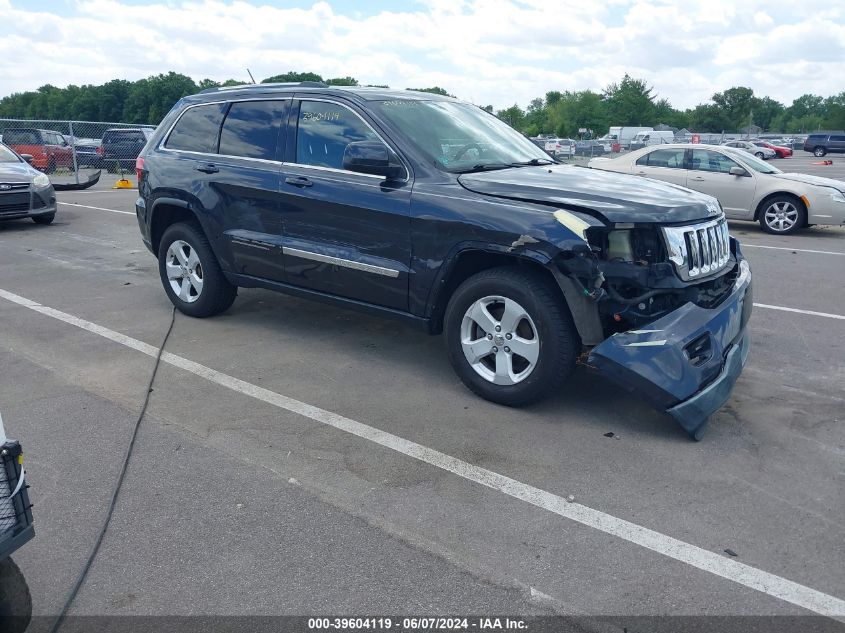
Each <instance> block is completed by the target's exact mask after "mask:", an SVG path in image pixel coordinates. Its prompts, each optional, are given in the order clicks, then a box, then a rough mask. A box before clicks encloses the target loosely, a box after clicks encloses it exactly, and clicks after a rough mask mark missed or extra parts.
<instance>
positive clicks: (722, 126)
mask: <svg viewBox="0 0 845 633" xmlns="http://www.w3.org/2000/svg"><path fill="white" fill-rule="evenodd" d="M689 122H690V126H691V127H692V129H693V130H695V131H696V132H725V131H728V132H729V131H732V130H733V129H734V128H733V123H732V122H731V120H730V119H729V118H728V116H727V114H725V111H724V110H723V109H722V108H720V107H719V106H717V105H716V104H713V103H702V104H699V105H697V106H695V108H693V110H692V111H691V112H690V114H689Z"/></svg>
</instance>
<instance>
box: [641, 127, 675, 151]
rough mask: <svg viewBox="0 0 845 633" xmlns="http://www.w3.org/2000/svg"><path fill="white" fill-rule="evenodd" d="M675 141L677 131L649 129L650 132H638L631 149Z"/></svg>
mask: <svg viewBox="0 0 845 633" xmlns="http://www.w3.org/2000/svg"><path fill="white" fill-rule="evenodd" d="M674 142H675V133H674V132H672V130H649V131H648V132H637V135H636V136H634V138H633V139H632V140H631V149H639V148H640V147H646V146H648V145H661V144H662V143H674Z"/></svg>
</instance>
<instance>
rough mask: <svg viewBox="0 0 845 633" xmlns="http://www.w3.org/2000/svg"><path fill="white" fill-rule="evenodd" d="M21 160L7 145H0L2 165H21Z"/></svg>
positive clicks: (0, 161)
mask: <svg viewBox="0 0 845 633" xmlns="http://www.w3.org/2000/svg"><path fill="white" fill-rule="evenodd" d="M19 162H21V159H20V158H18V155H17V154H15V153H14V152H13V151H12V150H10V149H9V148H8V147H6V146H5V145H0V163H19Z"/></svg>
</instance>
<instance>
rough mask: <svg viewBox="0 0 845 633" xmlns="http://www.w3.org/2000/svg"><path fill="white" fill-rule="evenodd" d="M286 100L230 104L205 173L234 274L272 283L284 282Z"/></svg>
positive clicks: (289, 102)
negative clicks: (282, 195)
mask: <svg viewBox="0 0 845 633" xmlns="http://www.w3.org/2000/svg"><path fill="white" fill-rule="evenodd" d="M290 104H291V100H290V99H256V100H245V101H235V102H233V103H232V104H231V105H230V106H229V108H228V111H227V113H226V116H225V118H224V120H223V126H222V128H221V131H220V145H219V149H218V155H217V156H216V157H214V159H213V161H212V163H211V168H212V169H215V170H216V171H213V172H212V173H209V174H208V176H207V178H208V180H209V182H210V183H211V186H212V187H213V188H214V191H215V193H216V194H217V196H219V197H218V199H217V204H218V205H219V206H220V209H221V212H220V215H221V218H222V221H221V222H222V229H223V235H224V238H225V240H226V241H227V243H228V247H229V248H230V249H231V253H232V257H233V260H234V272H237V273H239V274H242V275H250V276H252V277H260V278H262V279H270V280H272V281H284V280H285V271H284V260H283V256H282V207H281V200H280V191H279V189H280V182H281V168H282V163H281V158H282V156H283V153H284V141H285V135H284V134H283V133H282V131H281V130H282V125H283V122H284V121H286V120H287V117H288V110H289V108H290ZM198 168H200V169H203V166H202V165H198ZM200 173H203V172H202V171H201V172H200Z"/></svg>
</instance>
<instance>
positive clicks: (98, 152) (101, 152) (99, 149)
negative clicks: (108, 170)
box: [97, 145, 105, 156]
mask: <svg viewBox="0 0 845 633" xmlns="http://www.w3.org/2000/svg"><path fill="white" fill-rule="evenodd" d="M104 153H105V150H104V149H103V146H102V145H99V146H97V154H98V155H99V156H102V155H103V154H104Z"/></svg>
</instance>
